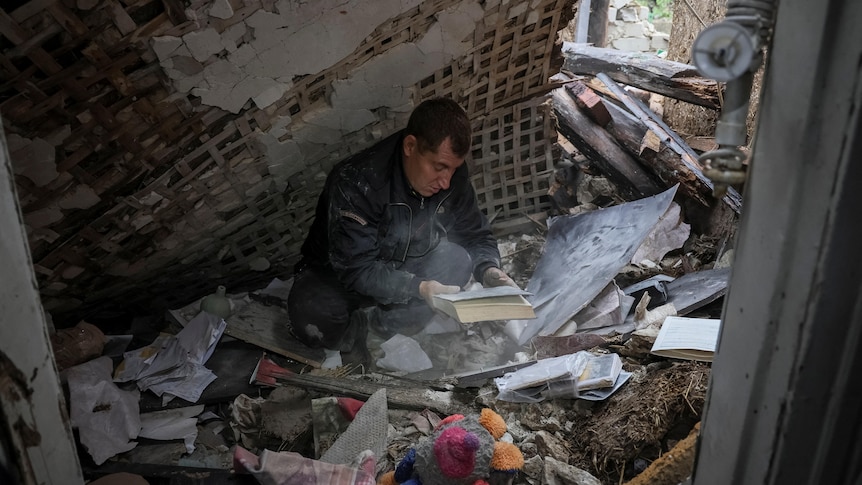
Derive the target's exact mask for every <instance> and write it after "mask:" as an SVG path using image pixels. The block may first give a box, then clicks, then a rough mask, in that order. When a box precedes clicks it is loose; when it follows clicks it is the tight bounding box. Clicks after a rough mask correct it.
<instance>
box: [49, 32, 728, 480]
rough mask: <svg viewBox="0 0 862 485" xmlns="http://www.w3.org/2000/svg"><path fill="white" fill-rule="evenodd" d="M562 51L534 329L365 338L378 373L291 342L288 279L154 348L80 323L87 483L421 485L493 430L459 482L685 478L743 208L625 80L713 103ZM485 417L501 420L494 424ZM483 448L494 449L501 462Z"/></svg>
mask: <svg viewBox="0 0 862 485" xmlns="http://www.w3.org/2000/svg"><path fill="white" fill-rule="evenodd" d="M564 52H565V55H566V57H567V62H566V64H565V69H566V71H567V72H566V73H561V74H560V76H559V80H560V81H561V83H562V84H563V86H562V87H560V88H559V89H557V90H555V91H554V92H553V93H551V95H550V96H549V102H550V104H551V106H552V108H553V112H554V114H555V117H556V121H557V124H558V128H559V133H560V135H561V144H563V145H564V146H568V145H569V144H570V149H569V150H568V160H567V162H566V163H561V164H560V166H559V169H558V170H557V172H556V173H555V175H554V183H553V184H552V187H551V191H550V195H551V198H552V200H553V203H554V208H555V211H556V214H554V217H550V218H548V219H547V220H534V221H533V222H534V227H533V228H532V229H531V230H528V231H522V232H520V233H517V234H509V235H500V236H499V247H500V249H501V255H502V257H503V263H504V270H505V271H506V272H507V273H509V274H510V275H512V277H513V278H514V280H515V281H516V282H517V283H518V284H519V285H520V286H521V287H522V288H525V289H526V291H527V292H528V293H529V296H528V300H529V302H530V304H531V306H532V308H533V310H534V312H535V315H536V318H535V319H528V320H509V321H484V322H476V323H470V324H460V323H458V322H454V321H453V320H451V319H446V318H442V317H440V318H439V319H438V318H436V317H435V320H438V321H435V322H433V324H432V325H429V328H427V329H426V330H425V331H423V332H422V333H420V334H419V335H416V336H414V337H413V338H408V337H404V336H396V337H399V338H400V340H398V341H397V342H396V341H386V342H382V341H374V339H373V336H371V337H369V344H370V345H369V347H370V348H371V349H372V351H373V356H374V363H375V364H373V365H371V366H370V367H364V366H351V365H345V364H343V363H342V361H341V356H340V355H339V354H338V353H337V352H327V351H323V350H319V349H310V348H308V347H305V346H304V345H302V344H301V343H300V342H298V341H297V340H296V339H295V338H293V336H292V335H291V333H290V321H289V318H288V315H287V311H286V301H287V295H288V293H289V292H290V286H291V280H289V279H288V280H284V281H282V280H280V279H275V280H273V281H272V282H271V283H270V284H269V285H268V286H267V287H265V288H261V289H259V290H257V291H252V292H248V293H241V294H225V293H224V289H223V288H221V289H220V290H219V291H218V292H217V293H216V294H214V295H211V296H210V297H207V298H206V300H205V301H204V302H200V301H194V302H190V303H189V304H188V305H187V306H185V307H183V308H179V309H176V310H171V311H169V312H168V314H167V319H166V320H167V322H168V325H167V327H164V326H161V325H155V326H154V327H152V328H150V329H149V330H150V332H148V333H134V332H133V333H132V335H123V336H119V335H114V336H107V337H106V336H105V335H103V334H102V333H101V332H100V331H99V330H98V329H96V328H95V327H92V326H89V325H87V324H84V323H82V324H80V325H79V327H78V328H77V329H76V330H75V331H72V332H71V333H69V334H67V335H60V334H59V333H58V334H57V335H56V336H55V340H54V344H55V353H56V355H57V358H58V365H59V366H60V367H61V370H63V376H64V379H65V380H66V381H67V382H68V388H69V390H70V395H69V402H70V409H71V412H70V414H71V419H72V423H73V426H74V427H75V428H76V429H77V434H76V436H77V437H78V439H79V441H80V443H81V444H82V445H83V446H82V447H83V449H84V450H85V451H86V453H82V455H81V457H82V462H83V464H84V468H85V474H86V475H87V476H88V478H97V477H100V476H105V475H109V474H111V473H114V472H118V471H131V472H135V473H139V474H140V475H142V476H144V477H146V478H147V479H149V480H151V481H152V483H156V480H158V479H164V478H165V477H178V476H194V477H197V478H199V479H200V478H201V477H205V478H206V479H207V480H208V481H207V483H219V482H220V481H225V482H226V481H227V480H228V479H231V480H233V479H236V477H234V476H233V474H234V473H235V472H243V473H250V474H251V475H252V476H254V477H256V478H257V479H259V480H261V481H263V482H265V481H266V480H278V479H279V477H283V476H284V474H285V473H295V474H296V473H304V474H306V476H308V477H312V478H309V481H307V482H303V483H375V482H376V480H378V479H379V477H382V476H384V474H385V473H387V472H392V471H394V472H395V473H394V475H392V474H391V473H390V474H389V475H386V476H387V477H389V478H386V479H385V480H390V481H388V482H381V483H396V482H397V483H415V482H408V480H411V479H413V480H416V479H418V478H419V477H420V476H421V475H422V472H423V470H424V471H425V473H426V478H427V473H428V472H427V470H429V468H428V467H432V468H433V467H439V469H440V470H443V469H444V468H445V467H444V466H443V464H441V463H440V462H439V461H440V460H441V458H440V457H439V456H438V457H437V458H436V459H433V460H431V461H430V462H429V461H428V460H429V456H430V455H429V454H428V453H430V452H428V450H429V449H431V448H429V447H432V448H433V447H434V446H436V443H438V442H444V441H445V439H450V438H451V436H449V435H454V434H457V433H462V434H463V433H467V434H470V433H473V435H475V436H480V437H481V436H485V433H490V435H489V436H493V439H492V440H491V441H487V440H486V441H482V439H479V440H478V441H476V442H475V443H474V445H475V446H474V445H471V446H473V447H472V448H470V450H471V451H470V453H468V455H469V456H471V457H473V458H470V460H473V461H470V463H471V465H470V466H469V467H468V468H469V469H465V471H464V475H463V476H461V478H464V477H468V476H469V477H473V476H474V475H475V476H476V477H484V478H483V479H488V480H489V483H528V484H533V485H535V484H563V483H580V484H610V483H622V482H624V481H626V480H631V481H630V482H629V483H651V484H662V483H668V484H671V483H673V484H676V483H679V482H681V481H682V480H684V479H685V478H686V477H687V476H688V475H689V474H690V472H691V467H692V461H693V440H694V437H695V436H696V434H697V429H698V427H697V424H698V422H699V420H700V416H701V412H702V410H703V405H704V401H705V395H706V388H707V383H708V380H709V373H710V366H709V362H710V360H711V355H712V351H713V350H714V348H715V342H716V340H717V324H718V318H719V317H720V314H721V306H720V305H721V298H722V296H723V295H724V293H725V292H726V289H727V284H728V279H729V271H730V270H729V261H730V260H731V258H732V249H731V247H730V246H731V243H730V241H732V236H733V234H732V231H733V228H734V226H735V220H736V217H737V215H738V213H739V210H740V207H741V199H740V197H739V194H738V193H737V192H736V191H735V190H734V189H732V188H726V187H718V188H716V187H715V186H714V185H713V184H712V182H711V181H710V180H709V179H707V178H706V177H704V176H703V174H702V172H701V170H700V166H699V165H698V162H697V156H698V154H697V153H696V152H695V151H694V150H693V149H692V148H690V147H689V146H688V145H687V144H686V143H685V142H684V141H683V140H682V139H680V137H679V136H678V135H676V134H675V133H674V132H673V131H672V130H671V129H670V128H668V127H667V126H666V125H664V123H662V122H661V118H660V116H658V115H656V114H655V112H654V111H653V110H651V109H650V108H649V107H648V106H647V105H646V104H645V103H644V102H643V101H642V100H641V99H639V98H638V97H637V96H639V94H637V92H634V93H635V94H632V93H633V91H630V90H627V89H623V88H622V87H620V86H619V85H618V84H617V82H624V83H626V84H628V85H631V86H640V87H641V88H644V89H649V90H650V91H653V92H659V93H662V94H664V95H668V96H674V97H676V98H678V99H686V100H689V101H692V100H697V102H699V103H701V104H713V105H715V106H717V104H716V103H717V87H716V86H714V85H710V84H709V82H707V81H705V80H702V79H699V78H697V77H696V75H694V74H693V73H692V71H691V69H690V68H688V70H686V69H683V68H682V67H680V66H679V65H676V64H675V63H669V61H663V60H661V59H658V58H649V59H647V58H645V57H644V58H639V57H631V56H630V57H627V58H625V59H622V60H621V57H620V56H626V55H625V54H621V53H617V52H615V51H613V54H612V55H611V52H612V51H605V50H602V49H594V48H590V47H585V46H581V45H567V46H566V49H565V50H564ZM609 56H611V57H609ZM614 62H616V63H617V64H619V65H624V66H625V69H622V68H620V67H617V68H613V65H614V64H613V63H614ZM620 63H623V64H620ZM656 66H658V67H656ZM576 75H577V76H579V77H577V78H576ZM615 79H616V81H615ZM714 91H715V92H714ZM713 95H715V98H714V97H713ZM714 192H719V193H721V199H720V200H718V201H716V200H715V199H714V198H713V195H712V194H713V193H714ZM717 221H718V222H717ZM453 322H454V324H453ZM159 323H160V322H159ZM671 332H676V333H671ZM393 338H395V337H393ZM129 348H130V349H131V350H127V349H129ZM669 356H670V357H669ZM417 363H421V365H419V366H417ZM483 410H488V411H483ZM459 415H460V416H461V417H458V416H459ZM487 415H492V416H494V417H495V419H497V420H498V421H499V423H497V425H495V426H492V425H489V424H488V422H487V420H486V421H482V418H476V416H483V417H484V416H487ZM476 419H478V422H480V423H481V426H479V427H478V428H475V429H473V428H469V426H474V425H473V424H470V425H469V426H468V424H467V423H472V422H473V421H472V420H476ZM495 422H497V421H495ZM501 423H502V424H501ZM458 426H463V429H461V428H459V429H461V431H457V432H456V431H453V432H452V433H449V434H447V435H446V436H448V438H445V439H444V438H443V435H444V434H446V433H447V430H450V429H452V428H454V427H458ZM474 427H475V426H474ZM468 428H469V429H468ZM485 429H487V431H483V430H485ZM465 430H467V431H465ZM459 436H461V435H459ZM451 439H454V438H451ZM477 439H478V438H477ZM483 439H484V438H483ZM465 440H466V438H465ZM468 441H469V440H466V441H464V442H463V443H467V442H468ZM469 442H470V443H473V442H472V441H469ZM447 443H448V441H447ZM459 443H460V442H459ZM489 443H490V444H489ZM499 443H508V444H507V445H500V444H499ZM486 444H487V445H488V446H490V447H491V448H493V449H494V450H495V451H494V452H493V453H491V452H490V451H488V450H485V451H487V453H486V454H483V453H485V451H482V450H484V449H485V448H483V447H484V446H485V445H486ZM452 446H455V445H452ZM458 446H461V445H458ZM464 446H466V445H464ZM498 446H499V447H500V448H501V449H506V448H507V447H508V452H507V453H508V454H507V455H506V458H507V460H505V461H506V463H508V464H509V465H507V466H502V465H501V464H500V463H501V460H502V458H500V456H499V455H498V453H497V451H496V450H497V448H498ZM434 449H435V450H436V448H434ZM423 450H424V451H423ZM670 450H673V453H668V452H669V451H670ZM471 453H472V454H471ZM500 453H501V454H502V451H501V452H500ZM474 455H475V456H474ZM486 455H487V456H486ZM435 456H436V455H435ZM482 457H485V458H482ZM485 459H487V460H490V461H481V460H485ZM429 463H430V464H429ZM433 469H434V470H437V468H433ZM399 470H400V471H399ZM444 472H445V473H449V472H448V471H445V470H444ZM441 473H442V472H441ZM445 473H444V474H445ZM459 473H460V472H459ZM334 477H340V478H334ZM489 477H491V478H489ZM427 483H432V482H427ZM458 483H461V482H458ZM465 483H466V482H465ZM471 483H472V482H471Z"/></svg>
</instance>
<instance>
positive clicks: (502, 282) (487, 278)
mask: <svg viewBox="0 0 862 485" xmlns="http://www.w3.org/2000/svg"><path fill="white" fill-rule="evenodd" d="M482 286H484V287H485V288H491V287H493V286H511V287H513V288H517V287H518V285H517V284H515V282H514V281H513V280H512V278H509V275H507V274H506V273H505V272H503V270H502V269H500V268H495V267H490V268H488V269H486V270H485V274H483V275H482Z"/></svg>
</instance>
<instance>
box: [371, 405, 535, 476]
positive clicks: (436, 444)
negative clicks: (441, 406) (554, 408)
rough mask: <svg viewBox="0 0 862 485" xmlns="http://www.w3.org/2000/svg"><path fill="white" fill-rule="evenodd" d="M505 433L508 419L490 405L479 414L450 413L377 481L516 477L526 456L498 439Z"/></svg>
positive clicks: (511, 445) (515, 447)
mask: <svg viewBox="0 0 862 485" xmlns="http://www.w3.org/2000/svg"><path fill="white" fill-rule="evenodd" d="M505 433H506V422H505V421H504V420H503V418H502V417H501V416H500V415H499V414H497V413H496V412H494V411H493V410H491V409H488V408H485V409H483V410H482V412H481V413H480V414H479V416H468V417H464V416H463V415H460V414H456V415H453V416H449V417H448V418H446V419H444V420H442V421H440V424H438V425H437V428H435V429H434V432H433V433H432V434H431V435H430V436H427V437H424V438H422V440H420V441H419V443H418V444H417V445H416V446H415V447H413V448H411V449H410V450H409V451H408V452H407V454H406V455H405V456H404V458H403V459H402V460H401V462H400V463H399V464H398V466H397V467H396V468H395V471H392V472H388V473H386V474H384V475H383V476H382V477H381V478H380V480H378V482H377V483H378V485H396V484H400V485H487V484H488V479H489V477H491V476H492V475H500V474H503V475H509V476H512V477H513V476H514V475H515V474H516V473H517V472H518V470H520V469H521V468H522V467H523V466H524V455H523V454H521V450H519V449H518V447H517V446H515V445H513V444H512V443H507V442H505V441H498V440H499V439H500V438H501V437H502V436H503V434H505Z"/></svg>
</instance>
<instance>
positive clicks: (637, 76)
mask: <svg viewBox="0 0 862 485" xmlns="http://www.w3.org/2000/svg"><path fill="white" fill-rule="evenodd" d="M563 55H564V56H565V59H566V60H565V62H564V63H563V69H564V70H565V71H569V72H571V73H574V74H589V75H593V76H595V75H597V74H599V73H606V74H607V75H609V76H610V77H611V78H612V79H613V80H615V81H617V82H621V83H623V84H628V85H629V86H635V87H638V88H641V89H644V90H647V91H651V92H653V93H658V94H663V95H665V96H668V97H671V98H674V99H679V100H681V101H686V102H688V103H692V104H696V105H699V106H705V107H707V108H712V109H719V108H720V107H721V104H720V102H719V95H718V90H719V87H718V83H717V82H716V81H715V80H713V79H707V78H705V77H703V76H701V75H700V74H699V73H698V72H697V69H695V67H694V66H690V65H688V64H683V63H681V62H674V61H668V60H665V59H661V58H658V57H655V56H653V55H648V54H643V53H640V52H622V51H618V50H616V49H604V48H600V47H591V46H587V45H580V44H572V43H569V42H567V43H565V46H564V47H563Z"/></svg>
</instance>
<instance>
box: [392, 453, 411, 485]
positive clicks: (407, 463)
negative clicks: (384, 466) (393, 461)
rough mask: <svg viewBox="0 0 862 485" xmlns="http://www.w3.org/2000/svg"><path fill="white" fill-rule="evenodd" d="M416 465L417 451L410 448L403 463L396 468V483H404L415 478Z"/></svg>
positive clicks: (402, 460)
mask: <svg viewBox="0 0 862 485" xmlns="http://www.w3.org/2000/svg"><path fill="white" fill-rule="evenodd" d="M414 463H416V450H415V449H414V448H410V449H409V450H408V451H407V454H406V455H404V458H402V459H401V463H399V464H398V466H396V467H395V481H396V482H398V483H404V482H406V481H407V480H409V479H410V477H412V476H413V464H414Z"/></svg>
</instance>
